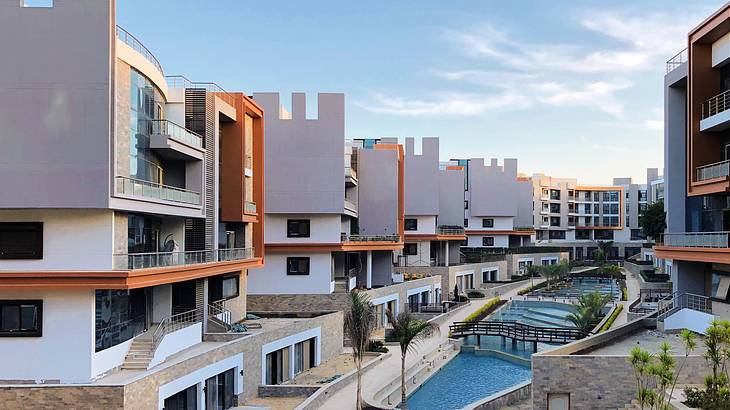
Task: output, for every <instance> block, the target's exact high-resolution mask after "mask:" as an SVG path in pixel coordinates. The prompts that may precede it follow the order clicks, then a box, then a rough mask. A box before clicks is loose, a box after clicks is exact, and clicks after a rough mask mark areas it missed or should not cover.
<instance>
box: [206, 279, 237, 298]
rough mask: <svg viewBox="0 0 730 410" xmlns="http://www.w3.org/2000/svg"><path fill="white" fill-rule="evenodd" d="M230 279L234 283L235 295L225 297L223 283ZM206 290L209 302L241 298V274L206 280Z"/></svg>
mask: <svg viewBox="0 0 730 410" xmlns="http://www.w3.org/2000/svg"><path fill="white" fill-rule="evenodd" d="M230 279H234V280H235V281H236V294H235V295H229V296H225V295H223V289H224V287H223V282H224V281H226V280H230ZM208 289H209V290H208V298H209V299H210V301H211V302H217V301H219V300H229V299H235V298H237V297H239V296H241V274H240V273H228V274H224V275H220V276H213V277H211V278H209V279H208Z"/></svg>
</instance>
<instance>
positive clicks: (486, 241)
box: [482, 236, 494, 246]
mask: <svg viewBox="0 0 730 410" xmlns="http://www.w3.org/2000/svg"><path fill="white" fill-rule="evenodd" d="M482 246H494V237H493V236H483V237H482Z"/></svg>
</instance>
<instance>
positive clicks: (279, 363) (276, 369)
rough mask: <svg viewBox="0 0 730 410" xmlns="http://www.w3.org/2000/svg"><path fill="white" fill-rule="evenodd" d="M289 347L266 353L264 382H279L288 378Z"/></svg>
mask: <svg viewBox="0 0 730 410" xmlns="http://www.w3.org/2000/svg"><path fill="white" fill-rule="evenodd" d="M289 377H290V375H289V347H285V348H283V349H279V350H276V351H274V352H271V353H268V354H267V355H266V384H281V383H283V382H285V381H287V380H289Z"/></svg>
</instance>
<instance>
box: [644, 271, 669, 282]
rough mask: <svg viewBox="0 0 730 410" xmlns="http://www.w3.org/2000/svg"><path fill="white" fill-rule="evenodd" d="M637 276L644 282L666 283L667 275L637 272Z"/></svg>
mask: <svg viewBox="0 0 730 410" xmlns="http://www.w3.org/2000/svg"><path fill="white" fill-rule="evenodd" d="M639 275H641V277H642V278H643V279H644V282H654V283H656V282H668V281H669V275H667V274H666V273H653V272H651V271H644V270H642V271H639Z"/></svg>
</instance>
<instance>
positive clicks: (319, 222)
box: [264, 214, 342, 263]
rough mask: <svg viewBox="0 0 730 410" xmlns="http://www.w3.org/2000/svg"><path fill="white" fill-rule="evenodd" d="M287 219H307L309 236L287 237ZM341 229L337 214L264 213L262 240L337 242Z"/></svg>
mask: <svg viewBox="0 0 730 410" xmlns="http://www.w3.org/2000/svg"><path fill="white" fill-rule="evenodd" d="M288 219H309V238H287V237H286V222H287V220H288ZM341 229H342V218H341V216H340V215H339V214H332V215H322V214H301V215H296V214H286V215H280V214H266V223H265V224H264V241H265V242H266V243H337V242H340V233H341ZM267 258H268V256H267ZM266 263H268V260H267V261H266Z"/></svg>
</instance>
